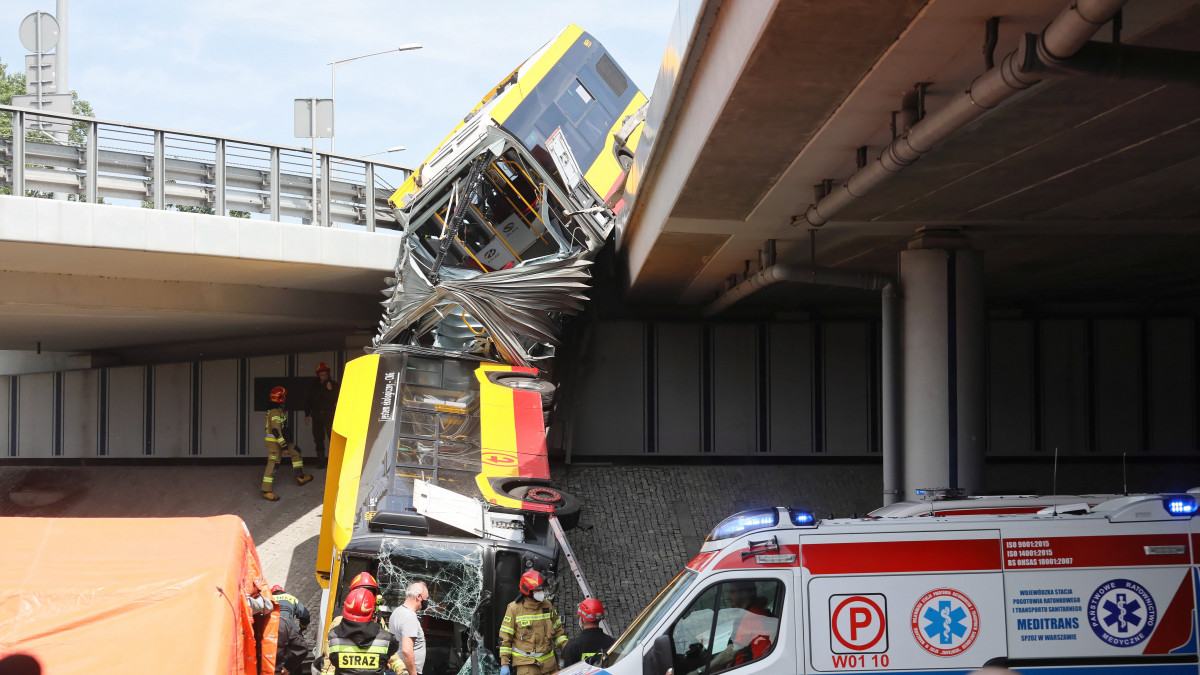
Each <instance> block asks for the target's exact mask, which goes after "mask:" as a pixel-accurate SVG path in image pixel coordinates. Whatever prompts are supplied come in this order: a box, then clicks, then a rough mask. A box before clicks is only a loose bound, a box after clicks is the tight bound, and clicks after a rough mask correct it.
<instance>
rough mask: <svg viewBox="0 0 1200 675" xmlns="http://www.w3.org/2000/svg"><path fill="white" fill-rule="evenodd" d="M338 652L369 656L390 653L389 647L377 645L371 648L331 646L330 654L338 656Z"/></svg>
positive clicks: (351, 645) (350, 645)
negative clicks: (358, 653) (366, 654)
mask: <svg viewBox="0 0 1200 675" xmlns="http://www.w3.org/2000/svg"><path fill="white" fill-rule="evenodd" d="M338 652H366V653H368V654H386V653H387V652H388V648H387V645H377V644H374V643H372V644H371V646H370V647H359V646H358V645H353V644H349V645H329V653H330V654H337V653H338Z"/></svg>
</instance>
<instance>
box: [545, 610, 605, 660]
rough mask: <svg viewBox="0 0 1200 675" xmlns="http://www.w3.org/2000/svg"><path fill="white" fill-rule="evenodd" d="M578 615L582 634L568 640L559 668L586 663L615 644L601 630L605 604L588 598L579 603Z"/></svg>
mask: <svg viewBox="0 0 1200 675" xmlns="http://www.w3.org/2000/svg"><path fill="white" fill-rule="evenodd" d="M576 614H578V615H579V629H580V633H579V635H576V636H575V637H573V638H571V639H570V640H568V641H567V646H565V647H563V650H562V658H561V659H559V661H558V667H559V668H566V667H567V666H569V665H572V664H575V663H579V662H580V661H586V660H587V659H588V658H589V657H591V656H595V655H596V654H599V653H600V652H602V651H604V650H606V649H608V648H609V647H611V646H612V644H613V639H612V637H610V636H609V635H608V634H607V633H605V632H604V631H603V630H602V629H601V628H600V622H601V621H603V620H604V603H602V602H600V601H599V600H597V599H596V598H587V599H585V600H584V601H583V602H581V603H579V609H578V610H577V611H576Z"/></svg>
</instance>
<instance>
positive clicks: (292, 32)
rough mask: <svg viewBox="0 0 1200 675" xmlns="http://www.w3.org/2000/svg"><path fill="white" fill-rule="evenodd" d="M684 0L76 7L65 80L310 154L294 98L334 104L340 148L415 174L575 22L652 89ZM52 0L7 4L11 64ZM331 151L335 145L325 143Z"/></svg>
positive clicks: (106, 0) (134, 119)
mask: <svg viewBox="0 0 1200 675" xmlns="http://www.w3.org/2000/svg"><path fill="white" fill-rule="evenodd" d="M676 6H677V0H587V1H586V2H585V1H583V0H570V1H567V0H562V1H558V0H540V1H536V2H535V1H533V0H507V1H506V2H483V1H479V0H336V1H331V0H323V1H322V0H188V1H185V0H69V5H68V9H69V12H68V15H69V23H68V40H69V48H68V63H69V66H68V67H69V70H70V72H69V73H68V84H69V86H70V88H71V89H74V90H75V91H77V92H78V93H79V96H80V97H81V98H83V99H86V100H87V101H89V102H91V104H92V108H93V109H94V110H95V113H96V116H97V117H98V118H101V119H106V120H113V121H120V122H129V123H133V124H144V125H149V126H159V127H167V128H171V129H179V130H184V131H196V132H201V133H209V134H219V135H223V136H229V137H234V138H239V139H245V140H252V141H260V142H267V143H277V144H281V145H294V146H304V147H308V141H307V139H296V138H294V137H293V115H294V112H293V99H296V98H308V97H322V98H327V97H329V96H330V67H329V66H328V65H326V64H328V63H329V62H330V61H336V60H340V59H345V58H350V57H354V56H359V55H362V54H370V53H372V52H378V51H383V50H385V49H389V48H395V47H398V46H400V45H402V44H407V43H410V42H417V43H420V44H421V45H422V46H423V48H422V49H420V50H417V51H406V52H397V53H390V54H383V55H380V56H373V57H370V58H366V59H361V60H357V61H354V62H351V63H347V64H344V65H342V66H340V67H338V70H337V92H336V98H335V100H336V104H335V105H336V112H335V119H336V131H335V133H336V140H337V145H336V149H337V152H338V153H339V154H349V155H363V154H366V153H373V152H377V151H381V150H386V149H388V148H390V147H394V146H397V145H403V146H405V147H406V148H407V150H405V151H404V152H398V153H391V154H387V155H380V156H377V157H376V159H378V160H382V161H390V162H395V163H397V164H402V165H405V166H416V165H418V164H420V163H421V161H423V160H424V159H425V157H426V156H427V155H428V154H429V153H430V152H431V151H432V150H433V148H434V147H435V146H436V145H437V144H438V143H439V142H441V140H442V139H443V138H444V137H445V136H446V134H448V133H449V132H450V130H451V129H453V128H454V125H455V124H456V123H457V122H458V120H460V119H461V118H462V117H463V116H464V115H465V114H466V113H467V112H469V111H470V110H471V108H473V107H474V106H475V104H476V103H477V102H478V101H479V99H480V98H482V97H483V95H484V94H485V93H486V92H487V91H488V90H489V89H491V88H493V87H494V86H495V85H496V84H497V83H498V82H499V81H500V80H501V79H502V78H503V77H504V76H505V75H507V74H508V73H510V72H511V71H512V69H513V68H515V67H517V65H519V64H520V63H521V62H522V61H523V60H525V58H527V57H528V56H530V55H531V54H533V52H535V51H536V50H537V49H538V48H539V47H541V45H542V44H544V43H545V42H547V41H548V40H550V39H552V38H553V37H554V36H555V35H557V34H558V32H559V31H561V30H562V29H563V28H565V27H566V26H567V25H568V24H570V23H576V24H579V25H580V26H581V27H583V29H584V30H585V31H587V32H589V33H591V34H592V35H593V36H594V37H595V38H596V39H597V40H599V41H600V42H601V44H603V45H604V46H605V47H606V48H607V49H608V51H609V52H610V53H611V54H612V55H613V57H614V58H615V60H616V61H617V62H618V63H620V64H621V66H622V68H624V69H625V72H626V73H627V74H628V75H629V76H630V77H631V78H632V79H633V81H634V83H636V84H637V85H638V86H639V87H640V88H641V89H642V91H644V92H646V94H647V95H649V93H650V91H651V90H652V89H653V88H654V79H655V77H656V75H657V73H658V67H659V63H660V62H661V61H662V56H663V51H664V49H665V47H666V42H667V36H668V33H669V32H670V29H671V22H672V21H673V19H674V16H675V11H676ZM55 8H56V3H55V0H0V60H2V61H3V62H4V63H5V64H6V65H7V66H8V67H9V71H10V72H12V70H13V68H14V67H15V68H17V69H21V68H23V66H24V59H25V54H27V53H28V52H27V51H26V50H25V48H24V47H23V46H22V45H21V41H20V39H19V36H18V28H19V26H20V23H21V20H22V19H23V18H24V17H25V16H27V15H28V14H30V13H32V12H34V11H37V10H42V11H45V12H48V13H51V14H53V13H55ZM317 147H318V149H327V148H328V141H327V140H322V141H319V143H318V146H317Z"/></svg>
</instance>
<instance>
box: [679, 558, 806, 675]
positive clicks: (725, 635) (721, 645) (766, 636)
mask: <svg viewBox="0 0 1200 675" xmlns="http://www.w3.org/2000/svg"><path fill="white" fill-rule="evenodd" d="M782 602H783V584H782V583H780V582H779V581H776V580H750V579H746V580H735V581H726V582H723V583H721V584H717V585H715V586H713V587H711V588H709V589H708V590H706V591H704V592H703V593H701V594H700V596H699V597H697V598H696V600H695V601H694V602H693V603H692V605H691V606H690V607H688V608H687V610H685V611H684V613H683V615H682V617H681V618H680V619H679V621H677V622H676V623H675V625H674V626H673V627H672V628H671V642H672V644H673V646H674V650H675V655H674V662H675V663H674V668H675V672H676V673H679V674H680V675H684V674H686V675H701V674H703V675H710V674H712V673H721V672H725V671H729V670H733V669H735V668H738V667H740V666H743V665H746V664H749V663H752V662H754V661H758V660H759V659H761V658H763V657H765V656H766V655H767V654H769V653H770V652H771V649H772V648H773V647H774V645H775V643H776V642H777V641H778V637H779V617H778V616H777V615H776V612H778V611H779V609H780V607H781V606H782Z"/></svg>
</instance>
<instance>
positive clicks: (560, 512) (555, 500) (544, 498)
mask: <svg viewBox="0 0 1200 675" xmlns="http://www.w3.org/2000/svg"><path fill="white" fill-rule="evenodd" d="M505 492H507V493H508V496H510V497H512V498H513V499H520V500H521V501H523V502H530V503H534V504H546V505H549V506H553V507H554V515H556V516H558V523H559V524H560V525H562V527H563V529H564V530H570V529H573V528H574V527H575V526H576V525H578V524H579V512H580V510H581V509H580V507H581V504H580V502H579V499H578V498H577V497H575V496H574V495H572V494H570V493H569V492H563V491H562V490H559V489H558V488H556V487H551V486H549V485H530V484H528V483H518V484H514V485H511V486H508V485H506V486H505Z"/></svg>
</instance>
